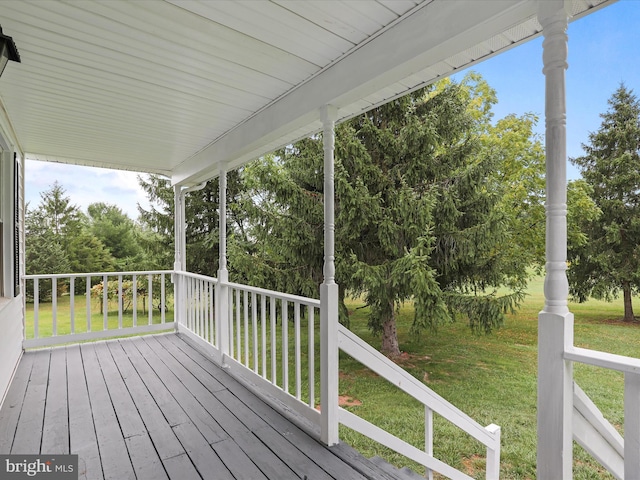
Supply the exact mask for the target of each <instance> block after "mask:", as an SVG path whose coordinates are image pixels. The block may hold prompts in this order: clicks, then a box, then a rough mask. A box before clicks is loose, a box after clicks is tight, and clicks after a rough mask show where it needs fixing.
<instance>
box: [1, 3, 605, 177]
mask: <svg viewBox="0 0 640 480" xmlns="http://www.w3.org/2000/svg"><path fill="white" fill-rule="evenodd" d="M537 1H538V0H215V1H213V0H166V1H165V0H102V1H98V0H68V1H64V0H0V25H1V26H2V29H3V31H4V34H5V35H9V36H12V37H13V39H14V41H15V43H16V45H17V47H18V50H19V52H20V56H21V58H22V63H20V64H17V63H14V62H11V63H10V64H9V65H8V66H7V68H6V70H5V72H4V74H3V76H2V78H1V79H0V101H1V102H2V104H3V106H4V109H5V110H6V112H7V114H8V117H9V119H10V121H11V124H12V127H13V129H14V131H15V133H16V136H17V138H18V141H19V145H18V147H19V148H20V149H21V150H22V151H23V152H24V153H25V154H26V155H27V158H32V159H38V160H49V161H57V162H66V163H73V164H82V165H93V166H102V167H108V168H118V169H127V170H134V171H142V172H155V173H160V174H164V175H167V176H171V177H172V179H173V181H174V183H181V184H192V183H195V182H199V181H202V180H204V179H207V178H210V177H213V176H215V175H217V174H218V172H219V168H220V167H219V165H220V162H224V164H225V165H227V167H228V168H234V167H237V166H239V165H242V164H243V163H245V162H247V161H250V160H252V159H254V158H257V157H258V156H260V155H263V154H265V153H268V152H269V151H272V150H274V149H276V148H278V147H280V146H283V145H286V144H288V143H290V142H292V141H294V140H296V139H299V138H301V137H304V136H306V135H309V134H312V133H314V132H316V131H318V130H319V129H320V128H321V123H320V115H319V110H320V108H321V107H322V106H323V105H327V104H330V105H334V106H335V107H336V108H337V109H338V119H339V120H342V119H345V118H349V117H352V116H354V115H357V114H359V113H362V112H364V111H366V110H368V109H370V108H372V107H374V106H376V105H380V104H382V103H384V102H386V101H389V100H390V99H392V98H394V97H397V96H399V95H402V94H404V93H407V92H409V91H411V90H413V89H415V88H418V87H420V86H422V85H425V84H428V83H430V82H433V81H435V80H437V79H438V78H441V77H442V76H446V75H449V74H451V73H453V72H454V71H456V70H458V69H460V68H463V67H466V66H468V65H470V64H473V63H475V62H478V61H481V60H483V59H485V58H487V57H489V56H491V55H495V54H497V53H499V52H500V51H502V50H505V49H508V48H511V47H513V46H514V45H517V44H519V43H522V42H524V41H526V40H528V39H531V38H533V37H535V36H537V35H539V33H540V29H541V28H540V25H539V24H538V22H537V20H536V17H535V14H536V11H537ZM543 1H546V0H543ZM570 1H571V8H572V14H573V15H575V17H574V18H576V17H579V16H582V15H585V14H587V13H589V12H591V11H593V10H595V9H596V8H599V7H602V6H605V5H606V4H608V3H611V0H570Z"/></svg>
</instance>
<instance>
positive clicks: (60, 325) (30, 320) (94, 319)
mask: <svg viewBox="0 0 640 480" xmlns="http://www.w3.org/2000/svg"><path fill="white" fill-rule="evenodd" d="M142 305H143V303H142V297H141V298H140V299H139V300H138V309H137V325H147V324H148V323H149V312H148V309H145V310H144V311H143V309H142ZM167 306H168V310H167V311H166V312H165V322H173V305H172V303H171V302H170V301H169V302H168V305H167ZM73 310H74V315H75V322H74V323H75V328H74V331H75V333H84V332H87V331H88V329H87V320H86V316H87V313H86V312H87V306H86V297H85V295H76V296H75V297H74V308H73ZM56 312H57V315H56V327H57V328H56V330H57V335H68V334H70V333H71V297H70V296H69V295H62V296H60V297H58V299H57V308H56ZM90 318H91V329H90V330H91V331H92V332H98V331H102V330H103V329H104V315H103V313H102V309H101V303H100V301H99V300H96V299H91V317H90ZM118 323H119V319H118V304H117V302H115V301H109V304H108V314H107V326H108V329H109V330H116V329H118ZM152 323H154V324H158V323H161V315H160V311H159V310H158V309H155V310H154V311H153V319H152ZM132 326H133V312H132V311H131V309H128V310H126V311H124V312H123V315H122V327H123V328H127V327H132ZM52 335H53V307H52V304H51V303H39V305H38V337H39V338H46V337H50V336H52ZM25 336H26V338H27V339H31V338H34V304H33V303H27V308H26V321H25Z"/></svg>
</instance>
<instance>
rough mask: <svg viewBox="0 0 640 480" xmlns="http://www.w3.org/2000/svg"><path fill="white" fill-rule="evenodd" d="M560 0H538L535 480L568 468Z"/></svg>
mask: <svg viewBox="0 0 640 480" xmlns="http://www.w3.org/2000/svg"><path fill="white" fill-rule="evenodd" d="M568 12H569V10H568V8H567V5H566V2H565V0H541V1H539V4H538V20H539V21H540V24H541V25H542V28H543V31H542V33H543V36H544V41H543V44H542V47H543V65H544V66H543V73H544V76H545V120H546V135H545V137H546V217H547V221H546V277H545V282H544V295H545V305H544V308H543V310H542V311H541V312H540V314H539V315H538V454H537V455H538V458H537V459H538V466H537V478H538V479H540V480H569V479H571V478H572V464H573V433H572V419H573V367H572V362H570V361H566V360H565V359H564V352H565V351H567V350H569V349H571V348H572V347H573V314H572V313H571V312H569V308H568V296H569V283H568V280H567V275H566V269H567V166H566V150H567V149H566V93H565V87H566V83H565V71H566V69H567V34H566V31H567V24H568V16H569V14H568Z"/></svg>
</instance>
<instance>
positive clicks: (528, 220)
mask: <svg viewBox="0 0 640 480" xmlns="http://www.w3.org/2000/svg"><path fill="white" fill-rule="evenodd" d="M616 95H617V97H616V96H615V95H614V97H613V98H612V100H611V102H610V104H611V108H612V111H611V112H609V113H608V114H605V115H611V116H613V117H616V118H617V116H618V115H619V112H617V109H618V106H619V104H620V105H622V104H624V105H627V104H631V105H633V106H634V108H635V109H636V110H634V108H631V110H630V111H627V112H626V113H627V114H628V119H629V120H628V125H627V127H626V128H628V129H629V131H628V137H629V140H630V141H629V143H628V144H627V145H626V146H620V147H619V149H620V152H621V153H619V155H618V157H619V158H618V157H617V158H618V159H617V160H615V161H614V163H615V164H616V165H618V167H619V168H618V170H615V168H614V167H613V166H609V167H606V168H604V170H603V171H602V173H600V174H597V175H596V174H593V175H591V174H590V173H589V172H591V171H592V170H593V169H594V165H595V164H598V165H599V164H600V163H602V162H601V161H600V159H601V157H602V158H604V157H607V158H609V157H611V156H612V155H614V154H616V153H615V152H617V150H616V149H615V148H614V147H612V146H611V145H610V143H611V142H613V143H616V142H618V138H617V137H615V134H614V133H610V134H605V133H602V132H598V133H597V134H592V136H591V137H590V142H591V145H589V146H587V145H585V146H584V147H585V156H584V157H580V158H577V159H573V161H574V162H575V163H576V164H577V165H580V166H581V167H582V168H583V171H582V177H583V178H582V179H581V180H576V181H572V182H570V183H569V187H568V188H569V192H568V196H569V203H568V226H569V232H568V233H569V245H570V248H569V257H570V265H571V268H570V269H569V272H570V279H571V281H572V283H571V285H572V294H573V295H575V297H576V298H577V299H579V300H584V299H586V298H588V297H589V296H601V297H610V296H612V295H615V294H616V288H622V289H624V288H626V287H624V285H625V282H626V284H629V285H630V286H631V287H630V288H631V290H632V291H634V290H635V286H634V285H635V283H637V280H638V278H637V275H638V268H637V264H631V259H635V257H636V252H635V249H637V248H638V247H637V245H638V242H637V238H635V239H634V240H632V241H635V246H634V248H631V247H628V248H627V249H626V250H625V249H624V248H623V247H622V246H621V245H622V243H623V241H625V240H627V239H628V238H629V237H631V230H632V229H637V230H638V232H639V233H640V220H638V219H635V218H631V217H632V216H633V214H634V212H633V211H626V210H625V208H627V207H629V206H631V205H634V206H635V203H634V202H636V200H637V198H636V197H637V195H638V194H640V193H639V188H638V185H639V184H640V178H638V175H640V172H639V170H638V168H637V166H638V165H637V163H636V164H635V167H634V171H633V172H630V171H629V170H630V169H631V165H634V164H633V163H631V164H629V165H626V166H625V165H622V164H621V162H623V160H625V159H627V160H629V161H630V162H637V161H638V150H639V146H638V145H639V144H638V139H640V135H638V134H637V131H636V132H633V131H632V130H633V128H632V127H633V126H634V125H635V128H636V129H637V130H638V131H640V129H638V128H637V127H638V118H640V115H639V111H640V110H638V104H637V101H636V100H635V97H633V95H632V94H631V93H630V92H628V91H627V90H626V89H625V88H624V86H621V89H620V91H619V92H617V93H616ZM496 102H497V96H496V92H495V91H494V90H493V89H492V88H491V87H490V86H489V85H488V84H487V82H486V81H485V80H484V79H482V77H480V76H479V75H477V74H473V73H472V74H468V75H467V76H466V77H465V78H464V79H463V80H461V81H460V82H454V81H452V80H448V79H447V80H442V81H440V82H438V83H436V84H434V85H431V86H429V87H426V88H423V89H421V90H418V91H415V92H413V93H411V94H409V95H407V96H404V97H401V98H398V99H395V100H393V101H391V102H390V103H388V104H386V105H383V106H381V107H378V108H375V109H373V110H371V111H369V112H367V113H365V114H363V115H360V116H358V117H355V118H353V119H351V120H349V121H346V122H344V123H341V124H340V125H338V126H337V127H336V155H335V157H336V165H335V190H336V230H335V234H336V282H337V283H339V284H340V286H341V291H340V298H341V308H340V321H341V322H343V323H348V317H349V314H348V311H347V309H346V307H345V304H344V298H345V296H346V295H361V296H362V298H364V300H365V302H366V304H367V306H368V307H369V310H368V311H369V326H370V328H371V329H372V330H373V331H374V332H376V333H379V334H381V336H382V351H383V352H384V353H386V354H388V355H390V356H394V355H397V354H399V352H400V350H399V345H398V341H397V334H396V330H395V329H396V327H395V322H396V315H397V313H398V310H399V308H400V306H401V305H402V304H403V303H404V302H407V301H412V302H413V303H414V305H415V309H414V311H415V316H414V322H413V333H414V334H416V335H418V334H420V332H423V331H425V330H427V331H428V330H434V329H437V327H438V326H439V325H442V324H444V323H447V322H451V321H453V320H454V319H456V318H458V317H460V318H463V319H464V320H465V321H467V322H468V324H469V326H470V327H471V329H472V330H474V331H476V332H490V331H492V330H493V329H494V328H496V327H499V326H500V325H501V324H502V322H503V321H504V315H505V314H506V313H507V312H509V311H512V310H514V309H516V308H517V307H518V305H519V304H520V302H521V301H522V299H523V298H524V291H525V288H526V286H527V282H528V280H529V279H530V277H531V275H532V274H535V273H539V272H540V271H541V269H542V268H543V266H544V231H545V228H544V227H545V212H544V147H543V144H542V141H541V139H540V138H539V136H538V135H537V134H535V133H534V129H535V125H536V122H537V121H538V119H537V118H536V116H535V115H533V114H526V115H522V116H516V115H508V116H507V117H505V118H502V119H498V120H495V119H494V118H493V112H492V108H493V106H494V105H495V104H496ZM605 115H603V119H604V122H603V129H604V130H605V131H609V130H612V131H617V130H618V124H619V121H618V120H617V119H613V118H609V117H606V116H605ZM634 115H635V116H634ZM625 118H626V117H625ZM634 119H635V124H634ZM634 134H635V135H636V136H635V142H636V143H635V146H634V144H633V141H632V139H633V138H634V137H633V135H634ZM607 135H608V136H607ZM609 137H611V138H609ZM613 137H615V138H613ZM625 138H626V137H625ZM618 143H620V142H618ZM616 145H617V144H616ZM616 148H617V147H616ZM616 155H617V154H616ZM613 172H616V175H618V174H620V175H622V176H624V177H625V179H626V180H624V181H625V182H626V181H628V182H633V181H635V182H636V184H635V185H636V186H635V189H631V190H630V189H629V188H627V187H628V183H626V184H625V185H626V186H622V185H621V186H620V188H621V190H623V191H624V192H626V193H621V194H619V195H618V196H616V195H612V198H611V199H610V200H607V201H609V202H610V203H611V205H610V206H609V203H606V202H603V201H601V199H599V195H600V196H601V197H602V194H601V191H602V189H605V187H604V186H603V185H604V184H606V180H607V177H608V176H611V174H612V173H613ZM629 177H632V178H629ZM323 181H324V180H323V145H322V136H321V135H320V134H318V135H315V136H313V137H310V138H307V139H304V140H301V141H299V142H298V143H296V144H294V145H290V146H287V147H286V148H284V149H282V150H280V151H277V152H274V153H273V154H271V155H267V156H265V157H263V158H261V159H259V160H257V161H255V162H253V163H250V164H248V165H246V166H244V167H242V168H240V169H237V170H234V171H232V172H229V174H228V179H227V184H228V185H227V187H228V188H227V204H228V216H227V223H228V224H227V231H228V247H227V250H228V257H229V265H228V266H229V270H230V277H231V279H232V280H234V281H238V282H244V283H249V284H252V285H256V286H260V287H265V288H270V289H275V290H280V291H285V292H288V293H293V294H299V295H304V296H310V297H317V295H318V286H319V284H320V283H321V282H322V279H323V278H322V267H323V261H324V259H323V193H324V192H323ZM139 182H140V186H141V187H142V188H143V189H144V190H145V192H146V193H147V195H148V197H149V199H150V201H151V205H152V206H151V207H150V208H149V209H148V210H144V209H141V208H140V209H139V210H140V216H139V218H138V219H137V221H133V220H131V219H129V218H128V217H126V215H124V214H123V213H122V212H121V211H119V209H118V208H117V207H115V206H111V205H105V204H93V205H91V206H89V208H88V209H87V213H86V214H84V213H82V212H80V211H79V209H77V207H73V206H72V205H70V202H69V199H68V198H67V197H65V196H64V193H65V192H64V189H63V188H62V187H61V186H60V185H58V184H54V186H53V187H52V189H51V190H50V191H48V192H46V193H44V194H43V195H42V199H41V203H40V205H39V206H38V208H37V209H35V210H31V209H28V210H27V222H26V223H27V225H26V226H27V269H28V273H54V272H59V271H69V272H75V271H78V272H80V271H83V272H86V271H90V270H95V271H105V270H112V269H115V270H132V269H148V268H154V269H155V268H171V265H172V263H173V255H174V253H173V252H174V251H173V218H174V216H173V201H174V196H173V190H172V188H171V187H170V185H169V183H168V182H167V181H166V180H164V179H162V178H160V177H158V176H153V175H151V176H144V177H140V178H139ZM620 182H622V180H620ZM605 196H606V195H605ZM185 208H186V235H187V269H188V270H189V271H192V272H196V273H202V274H206V275H211V276H215V274H216V271H217V268H218V246H219V245H218V241H219V240H218V180H217V179H214V180H211V181H209V182H208V184H207V186H206V187H205V188H204V189H202V190H200V191H196V192H192V193H190V194H188V195H187V198H186V207H185ZM616 215H617V216H616ZM609 220H611V221H613V222H618V223H616V224H615V225H616V226H612V227H605V226H603V225H604V224H605V221H609ZM625 222H626V223H625ZM616 228H617V230H616ZM616 232H617V233H616ZM634 232H635V230H634ZM598 235H600V240H597V238H596V237H597V236H598ZM612 242H613V243H612ZM616 242H617V244H616ZM613 244H616V245H618V247H616V248H617V250H619V251H620V252H624V255H626V256H627V257H629V258H628V259H627V261H626V263H624V262H623V263H624V265H622V264H618V265H611V269H610V270H611V272H618V273H617V274H614V273H611V274H610V275H608V276H603V275H598V274H597V273H594V272H597V268H596V267H601V266H602V264H603V263H604V259H607V258H609V257H611V256H612V255H613V253H612V249H613V250H615V249H616V248H614V246H612V245H613ZM594 245H600V247H598V248H600V252H599V253H597V254H593V248H595V247H594ZM625 248H626V247H625ZM594 259H597V261H596V260H594ZM34 270H38V271H37V272H36V271H34ZM627 271H629V272H631V273H629V274H627V273H624V274H623V273H622V272H627ZM616 275H617V276H616ZM585 279H588V281H586V282H585ZM607 282H608V283H607ZM616 285H617V286H616ZM624 291H625V299H626V291H627V290H624Z"/></svg>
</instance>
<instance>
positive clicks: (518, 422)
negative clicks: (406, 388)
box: [340, 278, 640, 479]
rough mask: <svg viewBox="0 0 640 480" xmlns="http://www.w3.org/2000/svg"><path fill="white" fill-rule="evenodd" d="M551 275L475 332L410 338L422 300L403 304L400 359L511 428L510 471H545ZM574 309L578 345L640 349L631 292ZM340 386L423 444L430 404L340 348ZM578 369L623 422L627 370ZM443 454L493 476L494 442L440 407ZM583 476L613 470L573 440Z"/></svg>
mask: <svg viewBox="0 0 640 480" xmlns="http://www.w3.org/2000/svg"><path fill="white" fill-rule="evenodd" d="M542 285H543V281H542V279H541V278H540V279H535V280H534V281H533V282H532V283H531V286H530V295H529V296H528V297H527V300H526V302H525V304H524V305H523V306H522V308H521V309H520V311H519V312H518V313H517V314H515V315H510V316H509V317H508V318H507V321H506V324H505V325H504V326H503V327H502V328H501V329H499V330H497V331H495V332H494V333H493V334H491V335H475V334H473V333H471V331H470V330H469V328H468V326H466V325H465V324H464V323H463V322H461V321H460V322H458V323H454V324H451V325H447V326H443V327H441V328H439V330H438V332H437V333H435V334H434V333H429V332H425V333H423V335H422V336H421V338H419V339H416V338H411V337H410V336H409V327H410V325H411V321H412V315H413V310H412V306H411V305H407V306H406V307H405V308H403V309H402V311H401V315H400V317H399V325H398V333H399V337H400V343H401V349H402V350H403V351H404V352H405V355H404V358H403V359H402V360H401V361H400V362H399V363H400V365H401V366H403V367H404V368H405V369H406V370H408V371H409V372H410V373H412V374H413V375H414V376H415V377H417V378H419V379H421V380H423V381H424V382H426V384H427V385H428V386H429V387H430V388H432V389H433V390H435V391H436V392H437V393H438V394H440V395H442V396H443V397H444V398H445V399H447V400H448V401H450V402H451V403H453V404H454V405H455V406H457V407H458V408H460V409H461V410H462V411H464V412H465V413H467V414H468V415H470V416H471V417H472V418H474V419H475V420H477V421H478V422H480V423H481V424H483V425H488V424H490V423H496V424H498V425H500V426H501V428H502V454H501V464H502V470H501V477H500V478H502V479H534V478H535V477H536V389H537V386H536V381H537V378H536V377H537V316H538V312H539V311H540V310H541V309H542V306H543V303H544V296H543V292H542ZM359 306H361V303H359V302H358V301H351V303H350V304H349V310H350V311H352V312H353V313H352V317H351V328H352V330H354V331H355V332H356V333H357V334H358V335H360V336H361V337H363V338H364V339H365V340H367V341H368V342H370V343H371V344H372V345H374V346H375V347H378V348H379V347H380V339H379V338H375V337H372V336H371V334H370V333H369V331H368V329H367V320H366V314H367V311H366V309H357V307H359ZM570 309H571V311H572V312H574V315H575V344H576V346H580V347H585V348H592V349H596V350H603V351H607V352H611V353H617V354H621V355H628V356H633V357H640V323H636V324H633V325H627V324H623V323H622V322H621V321H619V319H621V318H622V313H623V308H622V300H620V301H618V302H614V303H606V302H599V301H589V302H586V303H584V304H571V305H570ZM340 366H341V380H340V394H342V395H348V396H350V397H352V398H354V399H355V400H358V401H360V402H362V405H358V406H353V407H349V408H350V409H351V410H352V411H353V412H354V413H357V414H358V415H360V416H362V417H363V418H365V419H367V420H369V421H371V422H372V423H375V424H377V425H379V426H381V427H383V428H385V429H387V430H388V431H390V432H392V433H395V434H396V435H398V436H400V437H401V438H404V439H405V440H407V441H409V442H410V443H412V444H413V445H415V446H416V447H418V448H421V449H422V448H424V429H423V428H424V412H423V409H422V407H421V406H420V405H419V404H418V403H417V402H415V401H414V400H413V399H411V398H409V397H408V396H407V395H405V394H404V393H403V392H401V391H399V390H398V389H396V388H395V387H393V386H391V385H390V384H388V383H387V382H386V381H384V380H383V379H380V378H379V377H377V376H376V375H375V374H373V373H372V372H370V371H369V370H367V369H366V368H364V367H363V366H362V365H361V364H359V363H358V362H356V361H354V360H352V359H350V358H348V357H347V356H346V355H344V354H342V355H341V360H340ZM575 379H576V381H577V382H578V384H579V385H580V386H581V387H582V389H583V390H584V391H585V392H586V393H587V394H588V395H589V396H590V397H591V399H592V400H593V401H594V402H595V403H596V404H597V405H598V406H599V408H600V409H601V410H602V412H603V414H604V415H605V417H606V418H607V419H609V421H611V422H612V423H613V424H614V425H615V426H617V427H621V425H622V424H623V377H622V374H618V373H616V372H611V371H608V370H604V369H598V368H595V367H588V366H584V365H575ZM434 425H435V434H434V453H435V455H436V456H437V457H438V458H440V459H442V460H444V461H446V462H447V463H450V464H451V465H453V466H455V467H456V468H459V469H461V470H462V471H465V472H467V473H468V474H469V475H471V476H473V477H475V478H484V464H485V461H484V457H485V449H484V448H483V447H482V445H480V444H479V443H478V442H476V441H475V440H473V439H472V438H470V437H469V436H468V435H466V434H465V433H463V432H461V431H459V430H458V429H457V427H454V426H452V425H451V424H449V423H448V422H447V421H445V420H443V419H441V418H437V415H434ZM340 433H341V439H342V440H344V441H347V442H348V443H351V444H352V445H353V446H355V447H356V448H358V449H359V450H360V451H361V452H363V453H364V454H365V455H367V456H372V455H380V456H382V457H384V458H387V459H388V460H389V461H391V462H392V463H394V464H395V465H397V466H409V467H412V468H414V469H416V470H417V471H419V472H422V470H421V467H419V466H417V465H415V464H412V462H410V461H409V460H407V459H405V458H404V457H401V456H399V455H397V454H395V453H394V452H391V451H388V450H386V449H385V448H384V447H381V446H379V445H378V444H376V443H375V442H373V441H371V440H369V439H367V438H365V437H362V436H361V435H359V434H357V433H355V432H353V431H351V430H349V429H346V428H344V427H341V432H340ZM574 459H575V461H574V478H576V479H601V478H613V477H611V476H609V475H608V474H607V473H606V472H605V471H604V470H603V469H602V468H601V467H599V465H598V464H597V463H596V462H595V461H593V460H591V458H590V456H589V455H588V454H587V453H586V452H584V451H583V450H582V449H581V447H579V446H578V445H577V444H574Z"/></svg>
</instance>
